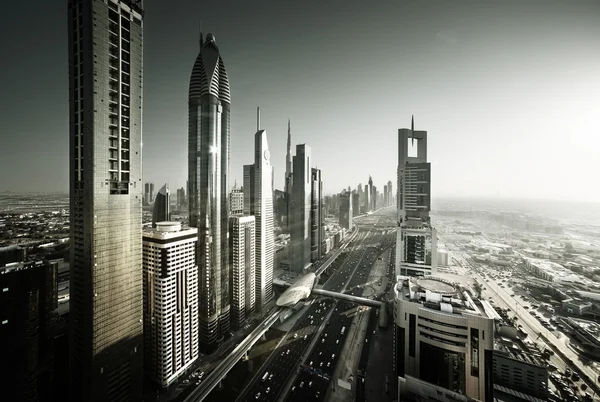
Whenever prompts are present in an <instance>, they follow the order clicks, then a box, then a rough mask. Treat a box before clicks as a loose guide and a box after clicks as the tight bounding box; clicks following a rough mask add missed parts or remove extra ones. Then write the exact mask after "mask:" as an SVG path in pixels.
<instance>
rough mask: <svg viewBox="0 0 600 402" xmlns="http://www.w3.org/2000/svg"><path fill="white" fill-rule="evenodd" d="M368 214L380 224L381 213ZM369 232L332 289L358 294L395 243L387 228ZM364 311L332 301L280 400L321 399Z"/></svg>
mask: <svg viewBox="0 0 600 402" xmlns="http://www.w3.org/2000/svg"><path fill="white" fill-rule="evenodd" d="M370 217H371V218H372V219H373V218H374V219H375V224H377V225H381V223H382V222H385V220H386V219H385V217H380V216H377V215H370ZM369 226H370V225H369ZM371 227H372V226H371ZM363 230H367V229H366V228H365V229H363ZM368 230H369V232H370V233H371V232H373V230H372V229H371V228H369V229H368ZM371 236H372V241H371V242H370V244H369V243H367V244H364V245H363V246H362V248H363V250H357V252H356V253H354V254H353V255H350V256H349V257H348V260H349V262H350V264H351V266H353V269H352V272H351V273H350V275H348V276H347V277H346V278H345V280H343V282H341V283H338V284H336V286H335V287H338V288H339V290H338V289H336V290H338V291H340V292H342V293H344V292H347V294H349V295H353V296H360V295H362V292H363V288H362V285H364V284H365V282H366V281H367V279H368V276H369V272H370V271H371V269H372V266H373V263H374V262H375V261H377V258H378V257H379V255H380V254H381V253H382V251H383V250H384V249H385V248H387V247H389V246H391V245H392V244H394V243H395V232H392V231H389V230H385V229H383V230H377V231H375V233H374V234H373V235H371ZM348 260H347V261H348ZM346 289H350V290H346ZM365 311H367V310H366V309H365V308H363V307H361V306H357V305H356V304H354V303H351V302H348V301H338V302H337V303H336V305H335V308H334V311H333V314H332V315H331V316H330V318H329V320H328V321H327V322H326V325H325V329H324V331H323V332H322V333H321V334H319V338H318V339H317V341H316V342H315V345H314V348H313V349H312V351H311V352H310V354H309V356H308V357H307V358H305V359H304V361H303V362H302V364H301V366H300V372H299V373H298V375H297V376H296V378H295V379H294V380H293V383H292V384H291V388H289V390H290V391H289V393H288V394H287V395H282V397H281V398H280V400H287V401H306V400H319V401H322V400H325V397H326V394H327V389H328V387H329V385H330V383H331V380H332V379H333V378H332V376H333V373H334V372H335V368H336V365H337V364H338V359H339V356H340V355H341V352H342V348H343V346H344V344H345V340H346V337H347V336H348V333H349V329H350V326H351V325H352V321H353V316H354V315H355V314H364V312H365ZM333 380H335V379H333ZM345 380H347V379H345Z"/></svg>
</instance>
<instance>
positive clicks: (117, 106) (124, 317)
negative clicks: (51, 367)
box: [68, 0, 144, 401]
mask: <svg viewBox="0 0 600 402" xmlns="http://www.w3.org/2000/svg"><path fill="white" fill-rule="evenodd" d="M143 14H144V12H143V10H142V2H141V1H135V0H131V1H118V0H107V1H92V0H70V1H69V3H68V24H69V30H68V31H69V115H70V118H69V137H70V140H69V143H70V152H69V160H70V163H69V175H70V186H69V192H70V213H71V219H70V226H71V228H70V232H71V233H70V238H71V250H70V280H71V285H70V289H71V290H70V322H71V323H70V343H71V349H70V357H71V370H72V376H71V384H72V389H71V397H72V399H74V400H78V401H107V400H120V401H138V400H140V398H141V393H142V191H143V188H142V181H141V180H142V53H143V39H142V38H143V25H142V24H143V22H142V20H143ZM84 144H85V146H84Z"/></svg>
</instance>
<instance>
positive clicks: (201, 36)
mask: <svg viewBox="0 0 600 402" xmlns="http://www.w3.org/2000/svg"><path fill="white" fill-rule="evenodd" d="M199 29H200V50H202V45H203V44H204V37H203V36H204V35H202V20H200V22H199Z"/></svg>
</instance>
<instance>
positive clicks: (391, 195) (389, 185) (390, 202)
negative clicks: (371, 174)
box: [386, 180, 394, 207]
mask: <svg viewBox="0 0 600 402" xmlns="http://www.w3.org/2000/svg"><path fill="white" fill-rule="evenodd" d="M387 191H388V204H387V205H386V206H387V207H391V206H392V205H394V193H393V191H392V181H391V180H390V181H388V182H387Z"/></svg>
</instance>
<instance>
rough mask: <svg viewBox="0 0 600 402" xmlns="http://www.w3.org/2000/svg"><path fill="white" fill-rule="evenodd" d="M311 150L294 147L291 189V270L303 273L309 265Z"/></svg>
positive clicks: (300, 145)
mask: <svg viewBox="0 0 600 402" xmlns="http://www.w3.org/2000/svg"><path fill="white" fill-rule="evenodd" d="M310 158H311V150H310V147H309V146H308V145H306V144H299V145H296V155H295V156H294V171H293V175H294V179H293V181H294V185H293V187H292V227H291V238H290V241H291V250H290V251H291V253H290V254H291V255H290V260H291V264H292V270H294V271H296V272H304V269H305V268H306V267H308V266H309V265H310V245H311V234H310V212H311V190H312V189H311V165H310V163H311V162H310Z"/></svg>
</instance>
